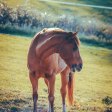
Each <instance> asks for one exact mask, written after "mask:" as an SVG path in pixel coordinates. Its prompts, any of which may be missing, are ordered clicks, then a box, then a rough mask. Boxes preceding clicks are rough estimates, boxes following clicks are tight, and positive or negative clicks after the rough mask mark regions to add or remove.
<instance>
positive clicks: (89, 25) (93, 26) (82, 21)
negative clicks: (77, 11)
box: [0, 3, 112, 43]
mask: <svg viewBox="0 0 112 112" xmlns="http://www.w3.org/2000/svg"><path fill="white" fill-rule="evenodd" d="M49 27H59V28H62V29H65V30H68V31H79V33H84V34H86V35H89V36H90V35H94V36H95V38H96V39H97V40H98V41H105V42H108V43H111V42H112V27H111V26H109V25H105V24H104V23H103V22H101V21H99V20H97V19H95V18H94V19H92V18H89V17H83V18H82V17H80V16H71V15H69V16H68V15H57V16H56V15H53V14H47V12H45V13H42V12H40V11H38V10H33V9H29V8H25V6H18V7H17V8H15V9H13V8H9V7H8V6H7V4H5V3H0V32H1V33H11V34H20V35H27V36H28V35H29V36H32V35H34V34H35V33H36V32H37V31H39V30H41V29H43V28H49Z"/></svg>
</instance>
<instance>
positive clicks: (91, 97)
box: [0, 34, 112, 112]
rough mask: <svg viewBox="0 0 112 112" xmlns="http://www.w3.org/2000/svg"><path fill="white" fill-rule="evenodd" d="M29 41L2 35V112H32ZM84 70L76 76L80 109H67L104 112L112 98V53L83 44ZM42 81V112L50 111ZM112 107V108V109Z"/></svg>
mask: <svg viewBox="0 0 112 112" xmlns="http://www.w3.org/2000/svg"><path fill="white" fill-rule="evenodd" d="M30 42H31V39H29V38H23V37H17V36H11V35H3V34H0V112H10V111H12V112H15V111H22V112H30V111H31V110H32V97H31V94H32V88H31V84H30V81H29V77H28V69H27V64H26V60H27V52H28V47H29V44H30ZM80 52H81V56H82V58H83V61H84V67H83V70H82V71H81V72H80V73H76V74H75V77H76V85H75V94H74V95H75V98H76V101H77V102H78V103H79V104H80V108H77V107H75V106H72V107H67V109H68V112H74V111H75V110H76V111H77V112H103V111H104V110H105V109H106V108H107V106H106V105H105V104H103V103H102V99H103V98H105V97H106V96H110V97H112V88H111V86H112V50H109V49H104V48H100V47H93V46H88V45H85V44H83V43H82V44H81V47H80ZM42 80H43V79H40V81H39V101H38V109H40V110H43V111H41V112H44V111H45V110H47V107H48V100H47V87H46V85H45V84H44V81H42ZM109 106H110V107H112V105H109ZM61 109H62V105H61V95H60V76H59V75H57V79H56V86H55V112H61V111H62V110H61Z"/></svg>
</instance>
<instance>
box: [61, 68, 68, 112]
mask: <svg viewBox="0 0 112 112" xmlns="http://www.w3.org/2000/svg"><path fill="white" fill-rule="evenodd" d="M68 73H69V71H68V69H65V70H64V71H63V72H62V73H61V89H60V92H61V96H62V105H63V106H62V109H63V112H66V102H65V98H66V93H67V92H66V91H67V90H66V86H67V83H68V80H67V74H68Z"/></svg>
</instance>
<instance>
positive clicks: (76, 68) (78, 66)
mask: <svg viewBox="0 0 112 112" xmlns="http://www.w3.org/2000/svg"><path fill="white" fill-rule="evenodd" d="M81 69H82V64H79V65H77V64H73V65H72V66H71V71H72V72H75V71H78V72H80V71H81Z"/></svg>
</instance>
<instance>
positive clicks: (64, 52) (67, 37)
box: [28, 28, 82, 112]
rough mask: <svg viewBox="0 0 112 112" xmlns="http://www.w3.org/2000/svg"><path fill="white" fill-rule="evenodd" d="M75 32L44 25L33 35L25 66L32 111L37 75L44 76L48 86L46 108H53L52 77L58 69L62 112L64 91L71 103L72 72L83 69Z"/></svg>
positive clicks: (52, 110) (36, 91)
mask: <svg viewBox="0 0 112 112" xmlns="http://www.w3.org/2000/svg"><path fill="white" fill-rule="evenodd" d="M76 34H77V33H72V32H65V31H64V30H62V29H58V28H49V29H43V30H42V31H40V32H39V33H38V34H37V35H36V36H35V37H34V38H33V40H32V43H31V45H30V48H29V52H28V69H29V77H30V81H31V84H32V89H33V95H32V96H33V103H34V110H33V111H34V112H37V99H38V79H39V78H40V77H42V78H44V80H45V83H46V85H47V87H48V94H49V95H48V100H49V112H54V107H53V105H54V89H55V88H54V87H55V77H56V74H58V73H60V74H61V89H60V92H61V96H62V104H63V112H66V102H65V97H66V93H68V102H69V104H70V105H73V103H74V101H73V89H74V87H73V82H74V80H73V77H74V75H73V72H75V71H76V70H77V71H80V70H81V69H82V59H81V56H80V53H79V47H78V46H79V39H78V38H77V36H76ZM66 89H67V90H66Z"/></svg>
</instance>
